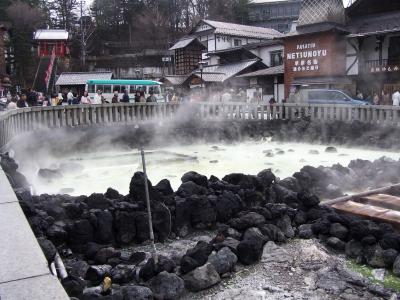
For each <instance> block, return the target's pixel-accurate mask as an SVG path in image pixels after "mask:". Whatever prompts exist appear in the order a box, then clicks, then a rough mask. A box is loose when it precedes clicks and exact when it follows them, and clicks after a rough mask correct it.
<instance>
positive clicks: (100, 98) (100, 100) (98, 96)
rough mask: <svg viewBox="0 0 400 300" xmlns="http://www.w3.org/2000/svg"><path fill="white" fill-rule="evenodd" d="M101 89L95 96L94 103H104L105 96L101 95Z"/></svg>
mask: <svg viewBox="0 0 400 300" xmlns="http://www.w3.org/2000/svg"><path fill="white" fill-rule="evenodd" d="M101 94H102V93H101V90H98V91H97V93H96V95H95V96H94V101H93V104H102V103H103V96H102V95H101Z"/></svg>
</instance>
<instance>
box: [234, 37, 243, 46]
mask: <svg viewBox="0 0 400 300" xmlns="http://www.w3.org/2000/svg"><path fill="white" fill-rule="evenodd" d="M233 45H234V46H235V47H239V46H242V40H240V39H234V40H233Z"/></svg>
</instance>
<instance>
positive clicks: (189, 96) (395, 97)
mask: <svg viewBox="0 0 400 300" xmlns="http://www.w3.org/2000/svg"><path fill="white" fill-rule="evenodd" d="M355 98H356V99H359V100H364V101H367V102H368V103H370V104H371V105H393V106H400V91H399V90H395V91H394V93H392V94H391V93H389V92H388V91H385V90H383V91H382V92H381V93H376V92H374V93H372V94H369V95H368V96H367V97H364V94H363V93H362V92H361V91H359V90H358V91H357V93H356V97H355ZM163 99H164V101H165V102H175V103H176V102H199V101H209V102H222V103H227V102H243V103H244V102H247V103H257V102H261V101H263V100H264V101H265V99H264V97H263V95H262V92H261V91H260V89H258V88H256V89H255V90H254V91H253V92H252V93H247V92H246V91H245V90H244V89H241V88H239V89H236V90H234V89H222V90H214V91H207V90H206V89H193V90H191V91H190V92H184V91H175V90H173V89H167V90H166V91H165V93H164V95H163ZM267 101H268V102H269V104H275V103H277V101H276V100H275V98H274V97H271V98H270V99H267ZM129 102H135V103H149V102H157V97H156V95H155V94H154V93H153V92H152V91H150V94H149V95H148V96H147V97H146V95H145V93H144V91H136V93H135V94H134V96H133V98H130V95H129V93H128V91H124V92H123V93H122V95H120V93H119V92H118V91H114V93H113V97H112V98H111V99H107V98H106V97H104V96H103V92H102V91H101V90H98V91H97V92H96V94H95V95H94V96H93V97H91V96H89V93H88V92H87V91H84V92H83V93H82V94H81V95H80V94H78V93H76V92H74V91H72V90H68V91H65V92H64V93H59V94H54V95H52V96H44V95H43V94H42V93H38V92H35V91H34V90H32V89H30V90H28V91H25V92H22V93H19V94H16V95H14V96H11V95H10V93H8V95H7V105H6V108H7V109H17V108H24V107H32V106H58V105H79V104H104V103H129ZM282 102H285V100H282Z"/></svg>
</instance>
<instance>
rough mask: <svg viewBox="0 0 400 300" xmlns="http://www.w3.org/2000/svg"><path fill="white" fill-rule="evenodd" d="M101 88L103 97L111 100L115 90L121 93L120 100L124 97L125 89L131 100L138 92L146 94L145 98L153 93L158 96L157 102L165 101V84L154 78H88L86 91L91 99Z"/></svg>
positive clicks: (133, 99) (130, 100)
mask: <svg viewBox="0 0 400 300" xmlns="http://www.w3.org/2000/svg"><path fill="white" fill-rule="evenodd" d="M98 90H101V91H102V93H103V97H104V98H105V99H106V100H107V101H109V102H111V99H112V98H113V96H114V92H115V91H117V92H118V94H119V100H121V99H122V96H123V95H124V92H125V91H128V93H129V102H131V103H133V102H135V94H136V92H141V93H143V94H144V96H145V98H146V99H147V97H149V96H150V93H151V92H153V95H154V96H155V97H156V99H157V102H164V101H165V99H164V93H163V86H162V83H161V82H158V81H153V80H119V79H111V80H88V81H87V83H86V91H88V93H89V96H90V98H91V99H93V97H94V96H95V95H96V93H97V91H98Z"/></svg>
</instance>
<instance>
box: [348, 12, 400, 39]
mask: <svg viewBox="0 0 400 300" xmlns="http://www.w3.org/2000/svg"><path fill="white" fill-rule="evenodd" d="M347 28H348V30H349V31H350V32H351V35H353V36H363V35H373V34H377V33H384V32H394V31H400V11H395V12H392V13H385V14H377V15H369V16H362V17H360V18H353V19H352V20H351V21H350V22H349V24H348V26H347Z"/></svg>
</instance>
